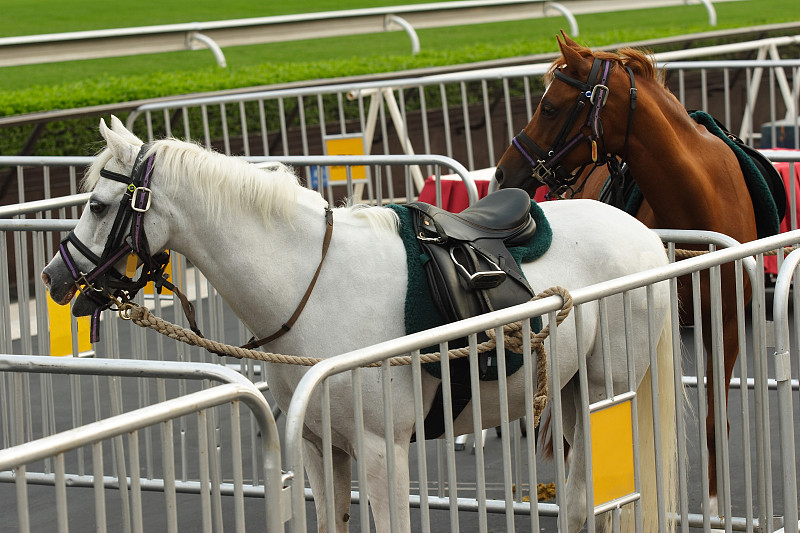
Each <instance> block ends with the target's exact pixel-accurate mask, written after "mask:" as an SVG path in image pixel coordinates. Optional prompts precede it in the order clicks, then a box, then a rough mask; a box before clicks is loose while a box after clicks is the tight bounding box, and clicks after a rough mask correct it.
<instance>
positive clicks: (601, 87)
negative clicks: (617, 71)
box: [589, 83, 609, 107]
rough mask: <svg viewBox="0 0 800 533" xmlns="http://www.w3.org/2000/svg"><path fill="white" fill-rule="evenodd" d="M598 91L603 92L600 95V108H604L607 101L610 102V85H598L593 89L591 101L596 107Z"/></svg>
mask: <svg viewBox="0 0 800 533" xmlns="http://www.w3.org/2000/svg"><path fill="white" fill-rule="evenodd" d="M598 91H602V93H600V98H601V100H600V107H603V106H605V105H606V100H608V93H609V90H608V85H602V84H600V83H598V84H597V85H595V86H594V87H592V95H591V96H590V97H589V101H590V102H591V103H592V105H595V104H596V103H597V102H596V100H597V94H598Z"/></svg>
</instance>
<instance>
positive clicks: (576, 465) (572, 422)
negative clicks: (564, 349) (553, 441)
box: [551, 376, 586, 533]
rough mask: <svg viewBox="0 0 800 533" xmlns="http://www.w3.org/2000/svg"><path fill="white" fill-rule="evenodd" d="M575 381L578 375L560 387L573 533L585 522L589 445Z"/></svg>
mask: <svg viewBox="0 0 800 533" xmlns="http://www.w3.org/2000/svg"><path fill="white" fill-rule="evenodd" d="M576 380H577V376H576V377H573V378H572V379H571V380H570V381H569V382H568V383H567V384H566V385H564V387H563V388H562V389H561V412H562V417H561V418H562V427H563V429H564V438H565V439H566V441H567V443H568V444H569V445H570V452H569V455H570V464H569V472H568V473H567V484H566V496H565V498H564V499H565V502H566V513H567V527H568V531H569V532H570V533H573V532H578V531H580V530H581V529H582V528H583V525H584V524H585V523H586V477H585V475H584V472H585V468H586V458H585V453H584V452H585V449H586V447H585V445H584V441H583V421H582V420H581V414H580V405H581V404H580V397H579V390H578V387H577V382H576ZM551 414H552V413H551ZM554 447H555V446H554Z"/></svg>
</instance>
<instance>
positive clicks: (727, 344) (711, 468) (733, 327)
mask: <svg viewBox="0 0 800 533" xmlns="http://www.w3.org/2000/svg"><path fill="white" fill-rule="evenodd" d="M701 278H702V281H703V289H702V293H703V296H702V299H703V306H702V307H703V344H704V346H705V349H706V354H707V357H706V380H707V383H708V388H707V397H708V412H707V414H706V444H707V449H708V487H709V490H708V492H709V497H711V498H715V497H716V496H717V491H718V486H717V443H716V432H715V430H714V422H715V407H716V403H715V395H714V383H715V380H714V370H713V363H712V357H711V355H710V354H711V353H712V352H711V337H712V333H713V331H712V329H711V310H710V309H711V308H710V306H711V301H710V298H709V296H708V276H707V275H704V276H701ZM744 285H745V286H744V299H745V304H746V303H747V302H749V301H750V298H751V296H752V291H751V287H750V284H749V282H748V281H747V280H746V279H745V284H744ZM721 288H722V336H723V365H724V370H725V378H724V384H725V393H724V394H725V395H724V399H725V406H726V408H727V407H728V406H729V402H728V392H729V391H730V385H731V377H732V375H733V367H734V365H735V364H736V359H737V358H738V356H739V329H738V321H737V309H736V281H735V275H734V268H733V265H725V266H723V267H722V282H721ZM725 412H726V414H727V413H728V410H727V409H726V411H725ZM725 423H726V426H725V427H726V432H725V435H726V438H727V436H728V435H729V434H730V422H729V420H728V419H727V418H726V420H725Z"/></svg>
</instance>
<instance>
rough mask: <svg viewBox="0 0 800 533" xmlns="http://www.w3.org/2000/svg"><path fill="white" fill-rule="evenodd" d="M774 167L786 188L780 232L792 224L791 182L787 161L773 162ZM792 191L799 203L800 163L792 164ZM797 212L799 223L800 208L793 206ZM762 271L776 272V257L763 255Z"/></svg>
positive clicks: (786, 229) (788, 228) (787, 229)
mask: <svg viewBox="0 0 800 533" xmlns="http://www.w3.org/2000/svg"><path fill="white" fill-rule="evenodd" d="M775 168H776V169H778V173H779V174H780V175H781V178H783V186H784V188H785V189H786V215H785V216H784V217H783V220H781V233H783V232H784V231H789V230H791V229H792V228H791V224H792V214H791V211H790V210H791V208H792V205H791V201H792V196H791V194H792V193H791V186H792V185H791V183H790V182H789V180H790V175H789V163H775ZM794 191H795V201H797V202H798V204H800V163H795V164H794ZM795 209H796V212H797V219H796V220H797V222H798V224H800V209H799V208H798V207H795ZM764 271H765V272H767V273H768V274H777V273H778V258H777V257H775V256H774V255H767V256H764Z"/></svg>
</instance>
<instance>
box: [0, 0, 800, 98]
mask: <svg viewBox="0 0 800 533" xmlns="http://www.w3.org/2000/svg"><path fill="white" fill-rule="evenodd" d="M410 3H422V2H421V0H417V2H414V1H413V0H400V1H390V0H382V1H381V0H348V1H346V2H342V1H340V0H306V1H304V2H245V1H243V0H234V1H229V2H225V3H222V2H218V1H211V0H197V1H193V2H192V3H191V4H188V3H187V2H185V1H183V0H161V1H159V2H157V3H156V2H142V3H133V4H130V3H116V2H106V3H102V2H85V1H81V0H59V1H57V2H54V1H52V0H5V1H4V2H3V4H4V6H3V15H2V18H3V20H4V22H5V24H3V25H2V26H0V35H5V36H8V35H23V34H34V33H52V32H61V31H78V30H88V29H100V28H115V27H122V26H139V25H154V24H170V23H179V22H192V21H204V20H223V19H232V18H246V17H257V16H270V15H279V14H287V13H296V12H314V11H326V10H336V9H342V8H359V7H368V6H371V7H375V6H382V5H393V4H394V5H398V4H410ZM223 4H224V6H223ZM715 9H716V11H717V16H718V26H717V28H729V27H742V26H752V25H759V24H768V23H775V22H787V21H794V20H800V2H798V0H743V1H737V2H722V3H717V4H715ZM42 13H48V16H47V17H42V16H41V14H42ZM577 19H578V23H579V26H580V30H581V34H580V36H579V38H578V40H579V41H581V42H582V43H585V44H587V45H589V46H599V45H607V44H613V43H618V42H624V41H631V40H640V39H649V38H655V37H663V36H669V35H679V34H685V33H692V32H698V31H707V30H711V29H714V28H711V27H710V26H709V25H708V16H707V13H706V10H705V8H704V7H703V6H701V5H699V4H698V5H688V6H679V7H673V8H655V9H648V10H641V11H626V12H617V13H606V14H595V15H584V16H579V17H577ZM567 26H568V25H567V21H566V20H565V19H564V18H563V17H561V16H555V17H551V18H547V19H534V20H521V21H514V22H507V23H494V24H482V25H476V26H470V27H453V28H440V29H432V30H420V31H419V32H418V33H419V37H420V43H421V47H422V53H421V54H420V55H419V56H417V57H416V58H412V57H411V56H410V48H411V46H410V42H409V39H408V37H407V35H406V34H405V33H404V32H401V31H396V32H387V33H382V34H374V35H359V36H352V37H342V38H331V39H317V40H311V41H298V42H291V43H278V44H269V45H260V46H247V47H231V48H226V49H224V53H225V55H226V58H227V61H228V65H229V68H228V69H227V70H228V71H229V72H235V71H236V70H237V69H241V68H245V67H251V66H253V65H260V64H266V63H269V64H274V65H284V68H291V67H285V66H286V65H291V64H293V63H306V62H309V61H314V62H317V61H329V60H330V61H339V60H349V61H353V60H356V59H374V58H393V61H392V63H393V64H395V65H397V66H399V67H400V68H402V67H418V66H431V65H442V64H448V63H450V62H459V63H460V62H465V61H470V60H485V59H495V58H500V57H509V56H516V55H525V54H532V53H539V52H549V51H553V50H555V39H554V37H555V35H556V33H557V32H558V30H559V29H561V28H563V27H567ZM276 68H277V67H276ZM194 70H202V71H206V72H207V71H215V70H217V71H221V70H222V69H219V68H218V67H216V65H215V63H214V58H213V56H212V54H211V53H210V52H209V51H208V50H199V51H193V52H176V53H168V54H156V55H148V56H131V57H124V58H113V59H103V60H89V61H72V62H69V63H60V64H47V65H31V66H23V67H7V68H4V69H3V75H2V76H0V90H19V89H27V88H30V87H32V86H36V85H44V86H60V85H65V84H69V83H74V82H81V81H83V80H87V79H100V78H103V77H109V76H111V77H115V76H130V75H142V74H149V73H156V72H164V73H169V72H177V71H194ZM267 70H269V69H267ZM219 74H220V75H222V76H223V77H224V73H223V72H219ZM287 75H288V76H289V77H291V73H287ZM307 75H308V74H304V75H303V76H301V77H305V76H307ZM267 81H269V80H265V82H267Z"/></svg>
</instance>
